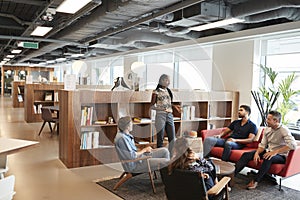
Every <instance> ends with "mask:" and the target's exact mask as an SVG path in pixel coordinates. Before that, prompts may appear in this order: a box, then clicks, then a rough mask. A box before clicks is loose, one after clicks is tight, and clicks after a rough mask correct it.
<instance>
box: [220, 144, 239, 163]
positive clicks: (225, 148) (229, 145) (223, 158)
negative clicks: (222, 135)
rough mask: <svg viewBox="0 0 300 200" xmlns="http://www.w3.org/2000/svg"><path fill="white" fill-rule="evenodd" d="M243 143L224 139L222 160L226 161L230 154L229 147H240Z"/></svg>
mask: <svg viewBox="0 0 300 200" xmlns="http://www.w3.org/2000/svg"><path fill="white" fill-rule="evenodd" d="M243 147H244V145H242V144H239V143H236V142H229V141H226V142H225V144H224V151H223V154H222V160H224V161H228V160H229V157H230V154H231V149H242V148H243Z"/></svg>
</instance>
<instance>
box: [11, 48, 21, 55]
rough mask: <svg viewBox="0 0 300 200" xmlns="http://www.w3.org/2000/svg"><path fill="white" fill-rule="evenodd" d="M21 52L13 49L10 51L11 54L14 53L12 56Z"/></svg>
mask: <svg viewBox="0 0 300 200" xmlns="http://www.w3.org/2000/svg"><path fill="white" fill-rule="evenodd" d="M21 52H22V50H21V49H14V50H12V51H11V53H14V54H19V53H21Z"/></svg>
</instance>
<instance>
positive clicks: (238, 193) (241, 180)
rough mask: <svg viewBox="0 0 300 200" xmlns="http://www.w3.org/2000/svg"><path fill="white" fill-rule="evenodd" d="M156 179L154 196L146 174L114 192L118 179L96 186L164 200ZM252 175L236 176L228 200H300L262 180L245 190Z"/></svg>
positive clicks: (298, 194)
mask: <svg viewBox="0 0 300 200" xmlns="http://www.w3.org/2000/svg"><path fill="white" fill-rule="evenodd" d="M157 175H158V178H157V179H156V180H154V181H155V187H156V194H153V192H152V187H151V184H150V180H149V177H148V175H147V174H142V175H138V176H135V177H133V178H131V179H130V180H128V181H127V182H126V183H124V184H123V185H121V187H119V188H118V189H117V190H116V191H114V190H113V189H112V188H113V186H114V185H115V184H116V183H117V182H118V180H119V179H118V178H114V179H110V180H105V181H100V182H97V184H99V185H101V186H102V187H104V188H106V189H107V190H109V191H110V192H112V193H114V194H116V195H117V196H119V197H121V198H123V199H126V200H157V199H159V200H166V199H167V198H166V196H165V192H164V186H163V183H162V181H161V178H160V176H159V173H157ZM251 176H252V175H248V176H245V175H238V176H237V177H235V185H234V187H232V189H231V192H230V193H229V195H230V196H229V197H230V198H229V199H230V200H248V199H257V200H300V191H297V190H293V189H290V188H287V187H282V191H279V190H278V185H275V184H274V183H272V182H270V181H268V180H263V181H262V182H261V183H260V184H259V186H258V187H257V189H255V190H247V189H246V185H247V183H248V182H249V180H250V178H252V177H251Z"/></svg>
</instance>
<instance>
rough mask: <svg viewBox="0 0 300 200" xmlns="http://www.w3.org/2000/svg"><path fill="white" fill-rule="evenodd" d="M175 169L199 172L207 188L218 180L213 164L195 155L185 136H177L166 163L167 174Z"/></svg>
mask: <svg viewBox="0 0 300 200" xmlns="http://www.w3.org/2000/svg"><path fill="white" fill-rule="evenodd" d="M175 169H186V170H191V171H195V172H201V173H202V176H203V178H204V181H205V185H206V189H207V190H209V189H210V188H212V187H213V186H214V185H215V184H216V183H217V182H218V180H217V176H216V169H215V166H214V164H213V163H212V162H211V161H210V160H206V159H205V158H202V159H200V158H199V157H197V156H196V153H195V152H194V151H193V150H192V149H190V148H189V147H188V142H187V140H186V139H185V138H178V139H177V140H176V142H175V145H174V153H173V157H172V159H171V163H170V164H169V165H168V172H169V174H172V172H173V170H175Z"/></svg>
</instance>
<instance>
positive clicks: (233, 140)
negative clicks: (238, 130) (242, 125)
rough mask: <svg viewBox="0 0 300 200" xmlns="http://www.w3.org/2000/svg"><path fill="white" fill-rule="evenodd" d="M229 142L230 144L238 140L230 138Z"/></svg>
mask: <svg viewBox="0 0 300 200" xmlns="http://www.w3.org/2000/svg"><path fill="white" fill-rule="evenodd" d="M227 141H228V142H236V139H234V138H228V140H227Z"/></svg>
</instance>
